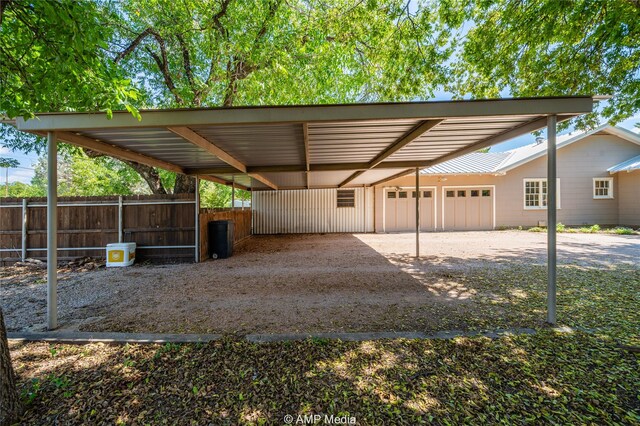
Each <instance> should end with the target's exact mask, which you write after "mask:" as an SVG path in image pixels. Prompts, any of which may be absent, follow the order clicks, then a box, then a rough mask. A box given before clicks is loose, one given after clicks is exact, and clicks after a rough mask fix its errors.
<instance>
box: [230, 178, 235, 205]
mask: <svg viewBox="0 0 640 426" xmlns="http://www.w3.org/2000/svg"><path fill="white" fill-rule="evenodd" d="M235 208H236V177H235V176H233V177H232V178H231V210H233V209H235Z"/></svg>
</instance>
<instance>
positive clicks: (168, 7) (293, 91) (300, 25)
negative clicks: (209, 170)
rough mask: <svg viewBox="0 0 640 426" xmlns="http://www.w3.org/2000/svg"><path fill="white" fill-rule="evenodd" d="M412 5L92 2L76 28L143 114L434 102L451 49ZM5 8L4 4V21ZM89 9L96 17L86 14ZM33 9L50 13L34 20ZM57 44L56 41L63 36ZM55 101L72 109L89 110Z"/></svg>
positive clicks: (345, 0) (158, 189)
mask: <svg viewBox="0 0 640 426" xmlns="http://www.w3.org/2000/svg"><path fill="white" fill-rule="evenodd" d="M67 1H70V0H59V3H62V4H66V2H67ZM36 3H38V2H36ZM410 3H411V2H406V1H400V0H385V1H376V0H369V1H363V2H353V1H350V0H340V1H336V2H333V3H332V4H331V5H327V4H326V3H325V2H322V1H318V0H311V1H303V0H294V1H288V2H284V1H282V0H260V1H256V2H243V1H237V0H206V1H201V0H184V1H181V2H173V1H167V0H151V1H140V0H135V1H130V2H109V1H107V2H97V3H92V4H91V7H90V8H89V9H90V13H89V19H88V20H86V21H87V22H85V23H84V25H85V26H89V27H91V28H90V29H89V32H90V33H91V34H93V35H94V36H95V37H94V39H93V40H91V41H96V42H97V44H98V45H99V46H100V48H99V49H98V50H99V52H98V53H99V55H98V57H99V58H100V62H101V63H102V65H101V66H102V67H103V68H100V67H99V68H98V69H104V70H108V71H110V72H115V73H117V75H118V76H122V75H124V76H128V77H129V79H131V80H133V81H134V83H135V84H136V86H137V87H138V88H139V89H140V93H139V95H140V97H139V98H138V99H137V101H136V102H137V103H136V105H137V106H139V107H142V106H144V107H154V108H157V107H200V106H233V105H262V104H300V103H335V102H353V101H381V100H400V99H414V98H416V97H420V98H424V97H429V96H430V95H432V93H433V90H434V88H436V87H437V86H438V85H439V84H442V83H443V82H444V70H445V68H444V67H443V66H442V63H443V62H444V61H445V60H446V59H447V58H448V56H449V55H450V53H451V48H450V46H448V44H447V40H448V32H447V30H446V28H443V27H442V26H441V25H440V24H438V21H437V20H436V19H435V14H434V11H432V10H431V9H430V8H427V7H422V8H418V9H417V10H412V7H410ZM13 4H14V3H10V5H9V6H7V8H6V10H5V15H6V17H5V20H6V19H8V17H9V16H10V14H9V11H11V8H12V7H13V6H12V5H13ZM16 4H20V5H23V4H28V3H24V2H21V1H17V2H16ZM36 9H37V8H36ZM94 10H97V11H102V13H97V14H96V15H98V16H94V14H92V13H91V11H94ZM67 12H68V13H67V14H66V15H65V17H67V19H71V20H72V21H76V20H85V17H84V16H83V14H79V13H78V11H77V10H76V9H75V8H73V7H69V8H68V11H67ZM38 13H47V14H50V13H53V12H52V11H51V10H49V9H43V10H40V9H38V10H34V12H33V14H38ZM14 15H16V14H15V13H14ZM14 15H12V16H14ZM16 16H17V15H16ZM16 16H14V20H15V17H16ZM27 16H31V15H27ZM15 25H18V26H21V25H22V23H21V22H20V21H19V22H17V23H16V24H15ZM95 26H98V27H101V28H103V27H107V28H108V29H109V30H105V29H100V30H97V29H95V28H94V27H95ZM61 28H64V25H62V26H61ZM112 29H113V31H114V32H111V30H112ZM2 31H3V32H4V28H3V30H2ZM59 32H60V31H59ZM62 32H64V31H62ZM27 33H28V34H29V32H28V31H27ZM53 36H55V37H58V38H63V39H64V38H65V37H66V34H58V33H56V32H53ZM7 37H8V35H7ZM30 37H31V35H30ZM27 38H29V37H27ZM77 38H78V39H82V34H81V33H77ZM95 44H96V43H93V44H91V43H89V45H95ZM10 56H11V55H10ZM0 59H1V58H0ZM105 62H106V63H107V64H106V65H105V64H104V63H105ZM114 66H116V68H115V69H114ZM74 72H76V73H77V72H78V70H74ZM17 80H18V79H16V81H17ZM122 81H123V82H126V81H127V79H126V78H124V79H123V80H122ZM29 93H30V92H29ZM119 93H120V92H119ZM121 93H123V94H125V95H126V97H127V98H126V99H121V103H124V105H125V106H128V105H127V104H126V101H127V100H128V99H129V98H133V97H135V96H138V93H137V92H135V91H128V90H124V89H123V91H122V92H121ZM0 96H3V95H0ZM63 103H64V105H63V107H64V108H68V109H76V110H86V109H91V108H87V105H83V104H82V103H79V105H74V104H73V103H67V102H63ZM47 106H48V107H49V108H48V109H49V110H52V109H58V110H59V109H61V108H53V107H54V105H47ZM2 109H3V108H2V107H0V110H2ZM40 109H41V110H42V109H43V108H40ZM93 109H96V108H95V107H94V108H93ZM32 110H33V108H32ZM106 110H107V111H108V110H109V109H108V108H106ZM11 140H12V142H11V144H12V147H23V148H27V149H33V146H34V145H39V146H42V141H39V142H25V141H24V140H23V141H20V140H18V139H17V138H12V139H11ZM128 164H129V165H130V166H131V167H133V168H134V169H135V170H136V171H137V172H138V173H140V175H141V176H142V177H143V178H144V179H145V181H146V182H147V183H148V185H149V187H150V188H151V190H152V191H153V192H154V193H167V192H170V190H169V189H168V188H167V187H165V186H164V185H163V183H162V177H161V174H160V173H159V172H158V171H157V170H156V169H154V168H151V167H147V166H143V165H140V164H137V163H129V162H128ZM191 191H193V179H189V178H188V177H186V176H176V178H175V184H174V188H173V192H176V193H177V192H191Z"/></svg>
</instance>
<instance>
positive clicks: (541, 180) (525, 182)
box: [522, 177, 562, 210]
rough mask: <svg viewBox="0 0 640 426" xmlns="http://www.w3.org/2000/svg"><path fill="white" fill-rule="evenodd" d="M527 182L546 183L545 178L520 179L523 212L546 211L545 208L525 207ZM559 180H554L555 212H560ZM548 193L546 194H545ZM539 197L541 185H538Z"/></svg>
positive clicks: (541, 206) (540, 206)
mask: <svg viewBox="0 0 640 426" xmlns="http://www.w3.org/2000/svg"><path fill="white" fill-rule="evenodd" d="M527 181H529V182H531V181H535V182H546V181H547V178H546V177H543V178H522V208H523V209H524V210H546V209H547V206H543V205H539V206H527ZM560 187H561V186H560V178H556V194H557V196H556V201H557V203H556V204H557V208H556V210H561V199H562V198H561V196H560ZM547 193H548V192H547ZM540 195H542V185H540Z"/></svg>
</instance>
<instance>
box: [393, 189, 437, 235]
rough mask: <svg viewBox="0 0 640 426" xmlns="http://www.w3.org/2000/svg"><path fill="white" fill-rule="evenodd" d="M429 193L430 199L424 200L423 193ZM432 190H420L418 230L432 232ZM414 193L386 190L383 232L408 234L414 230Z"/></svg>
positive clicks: (408, 190)
mask: <svg viewBox="0 0 640 426" xmlns="http://www.w3.org/2000/svg"><path fill="white" fill-rule="evenodd" d="M425 191H430V193H431V194H430V195H431V197H429V198H424V197H423V195H424V192H425ZM434 193H435V189H433V188H428V189H427V188H421V189H420V195H421V197H420V230H421V231H433V229H434V226H435V225H434V224H435V218H434V214H433V209H434V204H433V203H434ZM415 202H416V199H415V191H413V190H410V189H400V190H388V191H387V192H386V195H385V206H384V209H385V231H386V232H410V231H415V229H416V204H415Z"/></svg>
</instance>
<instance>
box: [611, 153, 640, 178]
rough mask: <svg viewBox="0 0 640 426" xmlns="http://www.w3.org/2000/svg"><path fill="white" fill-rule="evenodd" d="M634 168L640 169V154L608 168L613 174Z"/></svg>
mask: <svg viewBox="0 0 640 426" xmlns="http://www.w3.org/2000/svg"><path fill="white" fill-rule="evenodd" d="M634 170H640V155H638V156H637V157H633V158H630V159H628V160H627V161H623V162H622V163H620V164H616V165H615V166H613V167H610V168H609V169H607V171H608V172H609V173H611V174H613V173H618V172H631V171H634Z"/></svg>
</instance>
